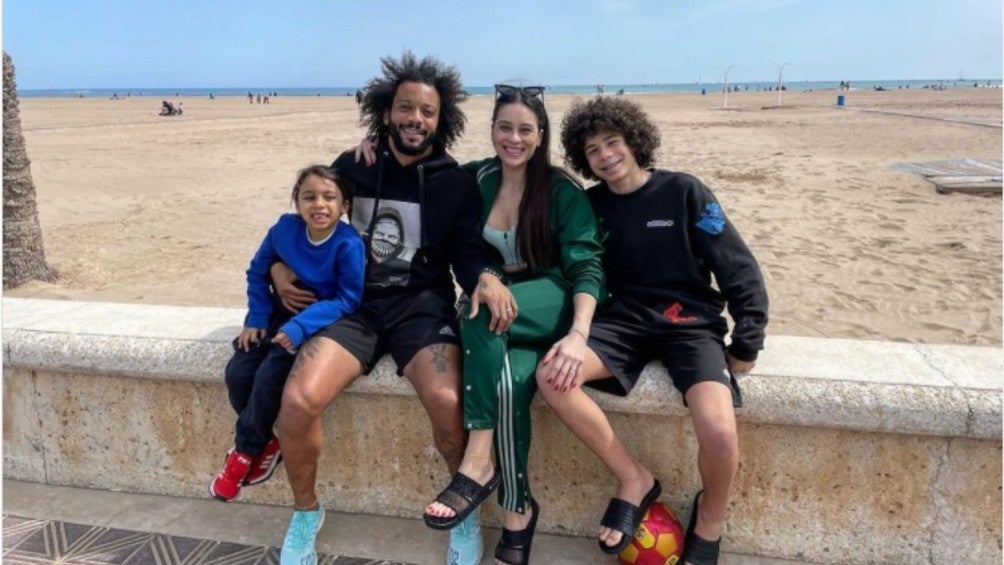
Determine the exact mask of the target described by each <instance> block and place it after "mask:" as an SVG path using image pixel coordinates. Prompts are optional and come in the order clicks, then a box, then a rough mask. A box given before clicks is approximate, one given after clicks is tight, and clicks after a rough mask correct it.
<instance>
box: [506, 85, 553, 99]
mask: <svg viewBox="0 0 1004 565" xmlns="http://www.w3.org/2000/svg"><path fill="white" fill-rule="evenodd" d="M517 93H519V94H522V95H523V96H524V97H526V98H534V97H536V96H540V97H541V98H543V97H544V87H543V86H513V85H511V84H496V85H495V98H496V99H498V97H499V96H500V95H501V96H516V94H517Z"/></svg>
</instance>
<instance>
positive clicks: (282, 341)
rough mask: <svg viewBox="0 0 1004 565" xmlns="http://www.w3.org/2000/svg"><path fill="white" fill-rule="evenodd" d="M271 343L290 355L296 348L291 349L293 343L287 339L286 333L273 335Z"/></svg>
mask: <svg viewBox="0 0 1004 565" xmlns="http://www.w3.org/2000/svg"><path fill="white" fill-rule="evenodd" d="M272 343H274V344H276V345H278V346H280V347H282V348H283V349H285V350H286V351H288V352H290V353H296V348H294V347H293V341H292V340H291V339H289V336H288V335H286V332H279V333H277V334H275V337H273V338H272Z"/></svg>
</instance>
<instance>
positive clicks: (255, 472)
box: [244, 436, 282, 486]
mask: <svg viewBox="0 0 1004 565" xmlns="http://www.w3.org/2000/svg"><path fill="white" fill-rule="evenodd" d="M280 461H282V451H280V449H279V438H277V437H275V436H272V440H271V441H269V442H268V445H266V446H265V450H264V451H262V452H261V453H259V454H258V455H255V456H254V459H253V460H252V462H251V471H250V472H249V473H248V474H247V476H246V477H244V486H250V485H256V484H258V483H264V482H265V481H267V480H269V479H271V478H272V473H273V472H275V468H276V467H278V466H279V462H280Z"/></svg>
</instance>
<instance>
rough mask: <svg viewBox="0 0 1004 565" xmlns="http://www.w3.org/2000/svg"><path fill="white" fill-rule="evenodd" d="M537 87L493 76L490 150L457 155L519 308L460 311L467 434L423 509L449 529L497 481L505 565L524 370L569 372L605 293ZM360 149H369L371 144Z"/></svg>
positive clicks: (521, 466)
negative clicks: (497, 316) (509, 312)
mask: <svg viewBox="0 0 1004 565" xmlns="http://www.w3.org/2000/svg"><path fill="white" fill-rule="evenodd" d="M543 93H544V88H543V87H539V86H528V87H516V86H509V85H496V86H495V96H496V98H495V107H494V110H493V112H492V129H491V137H492V144H493V146H494V148H495V152H496V156H495V157H492V158H489V159H485V160H481V161H474V162H472V163H468V164H466V165H464V168H466V169H467V170H469V171H470V172H471V173H473V174H475V175H476V177H477V180H478V185H479V187H480V189H481V197H482V201H483V207H484V208H483V211H484V215H483V219H484V228H483V232H482V233H483V235H484V239H485V246H486V252H487V253H488V256H490V257H492V258H493V259H494V261H493V263H494V265H495V268H497V270H498V271H499V273H500V274H503V278H504V279H506V282H507V284H508V285H509V289H510V291H511V292H512V294H513V296H514V298H515V300H516V304H517V311H516V312H513V314H514V315H515V318H514V319H513V320H512V322H511V324H510V325H509V326H508V327H505V326H504V323H499V324H497V325H495V326H491V325H490V316H489V314H488V312H487V311H486V309H484V308H479V304H477V303H475V304H472V305H470V307H469V311H466V310H465V312H464V313H465V314H466V315H465V316H463V318H462V322H461V334H462V343H463V348H464V373H463V375H464V427H465V428H466V429H467V430H469V432H470V439H469V441H468V444H467V450H466V452H465V454H464V459H463V461H462V463H461V464H460V469H459V471H458V472H457V474H455V475H454V477H453V480H452V481H451V482H450V485H449V486H448V487H447V488H446V489H445V490H443V492H441V493H440V494H439V496H437V497H436V500H435V501H434V502H432V503H431V504H429V506H428V507H427V508H426V511H425V516H424V517H425V521H426V523H427V524H428V525H429V526H430V527H432V528H435V529H442V530H446V529H452V528H453V527H455V526H457V525H458V524H460V523H461V522H462V521H463V520H464V519H465V518H466V517H467V516H469V515H470V514H471V513H472V512H474V511H475V510H476V509H477V507H478V505H479V504H480V503H481V502H482V501H483V500H484V499H485V498H487V497H488V495H489V494H491V492H492V491H493V490H495V489H496V488H498V489H499V504H500V505H501V506H502V507H503V511H504V512H503V530H502V538H501V539H500V540H499V543H498V545H497V546H496V548H495V559H496V563H506V564H510V565H520V564H525V563H528V562H529V556H530V546H531V543H532V541H533V534H534V531H535V528H536V524H537V517H538V514H539V512H540V509H539V507H538V505H537V502H536V501H535V500H534V499H533V495H532V494H531V491H530V485H529V481H528V473H527V458H528V455H529V450H530V401H531V399H532V398H533V394H534V393H535V392H536V383H535V380H534V374H535V372H536V370H537V367H538V365H539V366H540V368H541V371H545V372H547V373H548V374H550V375H552V376H553V378H554V379H556V380H557V379H560V380H566V379H567V380H571V379H573V378H574V377H575V376H576V375H577V373H578V371H579V366H580V365H581V363H582V359H583V356H584V355H585V351H586V339H587V336H588V332H589V326H590V323H591V321H592V317H593V312H594V310H595V308H596V303H597V300H599V298H600V296H601V295H602V293H603V292H604V291H603V285H604V280H603V271H602V266H601V258H600V254H601V251H602V247H601V246H600V244H599V242H598V239H597V229H596V219H595V217H594V215H593V212H592V208H591V207H590V205H589V199H588V198H587V197H586V194H585V192H583V190H582V188H581V187H580V186H579V185H578V184H577V183H576V182H575V181H573V180H572V179H571V178H570V177H569V176H568V175H567V174H566V173H565V172H564V171H562V170H561V169H559V168H557V167H554V166H552V165H551V164H550V131H549V129H550V122H549V120H548V116H547V112H546V110H545V109H544V103H543ZM361 148H362V149H363V152H364V153H368V150H369V149H370V145H369V144H366V143H364V144H362V145H361ZM493 439H494V440H495V441H494V447H495V449H494V450H495V460H496V462H497V463H496V464H497V467H498V468H497V469H496V464H493V463H492V446H493Z"/></svg>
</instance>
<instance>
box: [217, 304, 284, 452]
mask: <svg viewBox="0 0 1004 565" xmlns="http://www.w3.org/2000/svg"><path fill="white" fill-rule="evenodd" d="M282 318H283V319H281V320H274V321H273V323H272V324H270V326H271V327H269V328H268V332H267V333H266V335H265V337H264V338H263V339H262V340H261V341H260V342H258V343H257V344H252V347H251V350H250V351H244V350H243V349H240V348H239V347H237V340H236V339H235V340H234V356H233V357H231V358H230V362H228V363H227V367H226V369H225V370H224V380H225V381H226V384H227V393H228V395H229V396H230V405H231V406H233V408H234V410H235V411H236V412H237V425H236V436H235V440H234V446H235V447H236V449H237V451H240V452H241V453H245V454H247V455H258V454H260V453H261V452H262V451H263V450H264V449H265V446H266V445H267V444H268V442H269V441H270V440H271V439H272V426H274V425H275V420H276V418H278V417H279V407H280V406H281V405H282V389H283V387H284V386H285V385H286V378H287V377H289V370H290V369H291V368H292V367H293V361H294V360H295V359H296V355H295V354H293V353H290V352H288V351H286V350H285V349H283V348H282V347H280V346H278V345H275V344H273V343H271V340H272V338H273V337H275V334H276V333H277V331H278V329H279V327H280V326H281V325H282V324H283V323H285V321H286V320H287V319H288V317H282Z"/></svg>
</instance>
